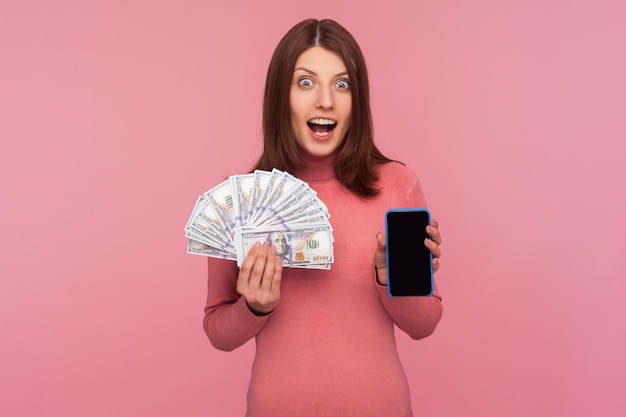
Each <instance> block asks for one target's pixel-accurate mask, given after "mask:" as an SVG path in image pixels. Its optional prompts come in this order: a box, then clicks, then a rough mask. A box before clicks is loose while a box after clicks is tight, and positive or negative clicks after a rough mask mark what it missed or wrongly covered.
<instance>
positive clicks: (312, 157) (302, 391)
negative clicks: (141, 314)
mask: <svg viewBox="0 0 626 417" xmlns="http://www.w3.org/2000/svg"><path fill="white" fill-rule="evenodd" d="M263 132H264V150H263V153H262V155H261V157H260V159H259V161H258V163H257V164H256V166H255V169H263V170H271V169H272V168H278V169H280V170H283V171H288V172H290V173H292V174H293V175H295V176H297V177H298V178H300V179H302V180H304V181H306V182H308V184H309V185H310V187H311V188H313V189H314V190H315V191H316V192H317V195H318V197H319V198H320V199H321V200H322V201H323V202H324V203H325V204H326V206H327V207H328V211H329V212H330V214H331V218H330V222H331V224H332V226H333V229H334V231H333V235H334V237H335V243H334V259H335V261H334V263H333V264H332V267H331V269H330V270H307V269H297V268H284V269H283V266H282V262H281V260H280V259H279V258H277V256H276V249H275V247H273V246H272V245H270V244H267V243H264V244H259V245H257V246H254V247H253V248H252V249H251V250H250V252H249V253H248V255H247V257H246V258H245V260H244V262H243V264H242V266H241V269H238V268H237V266H236V265H235V262H233V261H227V260H220V259H215V258H209V261H208V262H209V268H208V297H207V303H206V307H205V317H204V329H205V331H206V333H207V335H208V337H209V339H210V340H211V343H212V344H213V345H214V346H215V347H216V348H218V349H222V350H226V351H229V350H232V349H235V348H237V347H239V346H241V345H243V344H244V343H246V342H247V341H248V340H250V339H251V338H253V337H254V338H255V339H256V356H255V360H254V364H253V367H252V374H251V381H250V386H249V391H248V409H247V416H248V417H282V416H285V417H294V416H298V417H301V416H324V417H329V416H337V417H349V416H358V417H366V416H377V417H380V416H385V417H407V416H412V415H413V414H412V411H411V400H410V393H409V387H408V384H407V380H406V376H405V374H404V371H403V369H402V365H401V363H400V359H399V357H398V353H397V350H396V343H395V337H394V325H396V326H397V327H399V328H400V329H402V330H403V331H405V332H406V333H407V334H409V335H410V336H411V337H412V338H414V339H421V338H424V337H426V336H428V335H430V334H431V333H432V332H433V330H434V329H435V327H436V325H437V323H438V322H439V319H440V317H441V313H442V306H441V297H440V295H439V293H438V291H437V289H435V292H434V295H433V296H432V297H396V298H392V297H390V296H389V295H388V293H387V288H386V284H387V271H386V269H385V260H386V259H385V236H384V234H382V233H380V231H381V230H383V229H384V213H385V211H386V210H387V209H389V208H392V207H425V206H426V202H425V200H424V196H423V194H422V190H421V188H420V184H419V181H418V179H417V177H416V176H415V175H414V174H413V173H412V172H411V171H410V170H409V169H408V168H407V167H405V166H404V165H402V164H400V163H398V162H394V161H391V160H390V159H388V158H387V157H385V156H384V155H383V154H382V153H381V152H380V151H379V150H378V149H377V148H376V146H375V145H374V142H373V138H372V121H371V114H370V105H369V85H368V77H367V71H366V67H365V62H364V59H363V56H362V53H361V50H360V48H359V46H358V45H357V43H356V42H355V40H354V39H353V37H352V36H351V35H350V34H349V33H348V32H347V31H346V30H345V29H344V28H343V27H342V26H340V25H339V24H337V23H336V22H334V21H331V20H322V21H318V20H313V19H311V20H306V21H303V22H301V23H299V24H298V25H296V26H295V27H294V28H292V29H291V30H290V31H289V32H288V33H287V34H286V35H285V37H284V38H283V39H282V40H281V42H280V43H279V45H278V46H277V48H276V50H275V52H274V55H273V58H272V61H271V63H270V67H269V70H268V74H267V81H266V88H265V98H264V108H263ZM427 232H428V234H429V235H430V236H431V239H430V240H426V242H424V244H425V245H426V246H427V247H428V248H429V249H430V250H431V252H432V253H433V268H434V269H435V270H437V269H438V267H439V262H438V258H439V257H440V256H441V252H440V248H439V245H440V244H441V237H440V234H439V231H438V225H437V222H436V221H433V222H431V224H430V226H429V227H428V228H427Z"/></svg>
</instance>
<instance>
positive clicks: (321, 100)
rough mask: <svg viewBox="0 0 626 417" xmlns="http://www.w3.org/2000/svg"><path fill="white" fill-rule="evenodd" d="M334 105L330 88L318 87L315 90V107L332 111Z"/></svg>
mask: <svg viewBox="0 0 626 417" xmlns="http://www.w3.org/2000/svg"><path fill="white" fill-rule="evenodd" d="M334 105H335V102H334V99H333V92H332V90H331V87H329V86H322V85H320V86H319V88H318V90H317V98H316V100H315V107H317V108H318V109H332V108H333V107H334Z"/></svg>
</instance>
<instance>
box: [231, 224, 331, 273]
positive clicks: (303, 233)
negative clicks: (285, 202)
mask: <svg viewBox="0 0 626 417" xmlns="http://www.w3.org/2000/svg"><path fill="white" fill-rule="evenodd" d="M264 242H267V243H269V244H270V246H273V247H275V248H276V256H277V257H279V258H281V259H282V261H283V265H285V266H296V265H297V266H311V265H319V264H323V265H324V264H331V263H333V261H334V259H333V237H332V230H331V228H330V226H329V225H328V224H323V223H319V224H310V225H305V226H300V227H294V228H290V229H281V228H271V227H263V228H258V227H256V228H249V227H242V228H240V229H237V231H236V232H235V247H236V252H237V265H238V266H241V263H242V262H243V260H244V258H245V257H246V255H247V254H248V252H249V251H250V248H252V246H253V245H254V244H255V243H264Z"/></svg>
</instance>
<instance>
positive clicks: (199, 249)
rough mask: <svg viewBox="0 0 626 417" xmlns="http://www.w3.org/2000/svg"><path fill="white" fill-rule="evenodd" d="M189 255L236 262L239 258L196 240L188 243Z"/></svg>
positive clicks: (190, 240)
mask: <svg viewBox="0 0 626 417" xmlns="http://www.w3.org/2000/svg"><path fill="white" fill-rule="evenodd" d="M187 253H191V254H193V255H202V256H210V257H212V258H220V259H229V260H232V261H234V260H236V259H237V257H236V256H235V255H233V254H231V253H229V252H225V251H222V250H220V249H217V248H214V247H211V246H209V245H207V244H205V243H202V242H198V241H196V240H192V239H189V241H188V243H187Z"/></svg>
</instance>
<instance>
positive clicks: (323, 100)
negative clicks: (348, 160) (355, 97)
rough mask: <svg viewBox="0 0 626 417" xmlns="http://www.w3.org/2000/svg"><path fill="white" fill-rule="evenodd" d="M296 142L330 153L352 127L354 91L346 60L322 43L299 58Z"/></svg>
mask: <svg viewBox="0 0 626 417" xmlns="http://www.w3.org/2000/svg"><path fill="white" fill-rule="evenodd" d="M290 105H291V125H292V128H293V130H294V134H295V136H296V143H298V145H300V146H301V147H302V148H303V149H304V150H306V151H307V152H309V153H310V154H312V155H315V156H326V155H329V154H331V153H332V152H333V151H334V150H335V149H337V148H338V147H339V145H341V143H342V142H343V141H344V139H345V137H346V134H347V133H348V130H349V128H350V114H351V112H352V95H351V93H350V79H349V77H348V69H347V68H346V65H345V63H344V62H343V60H342V59H341V58H340V57H339V55H337V54H335V53H334V52H331V51H328V50H326V49H324V48H321V47H319V46H314V47H311V48H309V49H307V50H306V51H304V52H303V53H302V54H301V55H300V56H299V57H298V60H297V61H296V65H295V69H294V72H293V79H292V83H291V92H290Z"/></svg>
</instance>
